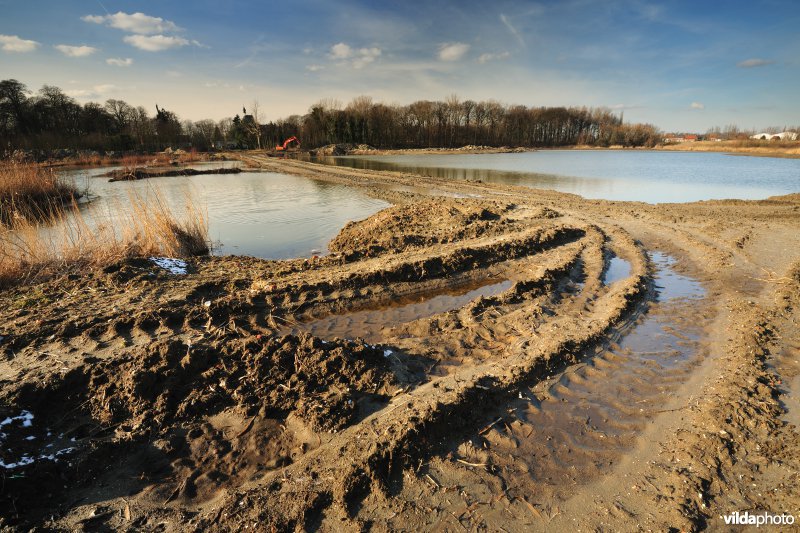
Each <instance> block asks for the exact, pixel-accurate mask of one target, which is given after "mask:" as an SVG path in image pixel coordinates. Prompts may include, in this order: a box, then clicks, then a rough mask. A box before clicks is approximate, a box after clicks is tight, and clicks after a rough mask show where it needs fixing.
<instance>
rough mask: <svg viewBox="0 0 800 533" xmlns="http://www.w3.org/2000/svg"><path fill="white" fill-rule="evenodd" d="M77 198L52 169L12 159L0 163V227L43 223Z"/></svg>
mask: <svg viewBox="0 0 800 533" xmlns="http://www.w3.org/2000/svg"><path fill="white" fill-rule="evenodd" d="M79 196H80V193H79V192H78V189H77V188H76V187H75V185H74V184H73V183H72V182H70V181H69V180H67V179H65V178H63V177H61V176H59V175H58V174H57V173H56V172H54V171H53V170H52V169H48V168H44V167H42V166H39V165H36V164H33V163H24V162H19V161H14V160H7V161H0V224H6V225H7V224H12V223H14V221H20V220H46V219H48V218H51V217H53V216H55V215H56V214H57V213H58V212H59V211H60V210H61V208H62V206H63V205H64V203H65V202H66V203H69V202H71V201H73V200H75V199H76V198H78V197H79Z"/></svg>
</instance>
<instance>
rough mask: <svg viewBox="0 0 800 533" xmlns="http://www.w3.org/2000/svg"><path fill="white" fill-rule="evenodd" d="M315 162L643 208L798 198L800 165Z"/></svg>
mask: <svg viewBox="0 0 800 533" xmlns="http://www.w3.org/2000/svg"><path fill="white" fill-rule="evenodd" d="M315 161H318V162H322V163H326V164H331V165H338V166H347V167H352V168H364V169H372V170H396V171H403V172H411V173H415V174H422V175H425V176H432V177H437V178H447V179H461V180H481V181H484V182H488V183H502V184H507V185H525V186H528V187H534V188H539V189H553V190H557V191H562V192H569V193H574V194H579V195H581V196H584V197H586V198H604V199H608V200H626V201H642V202H649V203H664V202H694V201H698V200H711V199H725V198H739V199H750V200H753V199H762V198H767V197H769V196H774V195H781V194H788V193H793V192H800V159H783V158H769V157H738V156H731V155H727V154H721V153H702V152H695V153H692V152H660V151H644V150H637V151H616V150H606V151H604V150H542V151H537V152H523V153H507V154H419V155H411V154H408V155H391V156H358V157H322V158H317V159H315Z"/></svg>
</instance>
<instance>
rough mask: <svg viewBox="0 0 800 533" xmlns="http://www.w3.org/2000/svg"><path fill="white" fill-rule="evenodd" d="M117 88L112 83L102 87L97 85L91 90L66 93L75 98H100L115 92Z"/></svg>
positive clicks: (75, 90) (76, 90) (74, 90)
mask: <svg viewBox="0 0 800 533" xmlns="http://www.w3.org/2000/svg"><path fill="white" fill-rule="evenodd" d="M116 88H117V87H116V85H112V84H110V83H104V84H101V85H95V86H94V87H92V88H90V89H73V90H71V91H64V93H65V94H66V95H67V96H71V97H73V98H99V97H101V96H103V95H105V94H108V93H110V92H112V91H113V90H115V89H116Z"/></svg>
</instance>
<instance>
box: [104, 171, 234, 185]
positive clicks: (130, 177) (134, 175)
mask: <svg viewBox="0 0 800 533" xmlns="http://www.w3.org/2000/svg"><path fill="white" fill-rule="evenodd" d="M240 172H242V169H241V168H238V167H234V168H209V169H200V170H198V169H196V168H181V169H175V170H156V169H146V168H134V169H120V170H112V171H111V172H107V173H105V174H103V176H105V177H109V178H111V179H109V180H108V181H110V182H114V181H136V180H143V179H147V178H165V177H173V176H199V175H201V174H239V173H240Z"/></svg>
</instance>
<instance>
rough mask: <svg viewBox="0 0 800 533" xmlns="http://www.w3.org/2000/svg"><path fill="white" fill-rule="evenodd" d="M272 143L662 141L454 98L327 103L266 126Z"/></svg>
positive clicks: (604, 119)
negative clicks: (399, 102) (289, 139)
mask: <svg viewBox="0 0 800 533" xmlns="http://www.w3.org/2000/svg"><path fill="white" fill-rule="evenodd" d="M263 127H264V128H265V132H264V137H265V138H266V139H267V140H268V142H269V143H279V142H281V141H282V140H283V139H285V138H286V137H288V136H290V135H297V136H298V137H300V138H301V139H302V141H303V145H304V146H308V147H317V146H323V145H326V144H338V143H353V144H367V145H370V146H374V147H376V148H429V147H440V148H456V147H461V146H465V145H482V146H495V147H496V146H524V147H529V146H530V147H533V146H571V145H579V144H586V145H592V146H611V145H624V146H655V144H657V143H658V142H660V140H661V133H660V131H659V130H658V128H656V127H655V126H653V125H650V124H626V123H624V122H623V117H622V115H621V114H619V115H618V114H616V113H614V112H612V111H611V110H609V109H606V108H587V107H526V106H522V105H512V106H506V105H503V104H500V103H499V102H496V101H494V100H488V101H481V102H475V101H473V100H463V101H462V100H460V99H459V98H458V97H457V96H450V97H448V98H447V99H446V100H444V101H429V100H420V101H417V102H414V103H412V104H409V105H405V106H401V105H386V104H383V103H380V102H374V101H373V100H372V98H370V97H368V96H359V97H357V98H355V99H354V100H353V101H352V102H350V103H349V104H348V105H347V106H344V107H343V106H341V105H340V104H339V103H338V102H336V101H333V100H323V101H320V102H318V103H316V104H314V105H313V106H311V109H310V110H309V112H308V114H306V115H304V116H293V117H289V118H287V119H283V120H279V121H276V122H269V123H268V124H266V125H264V126H263Z"/></svg>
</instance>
